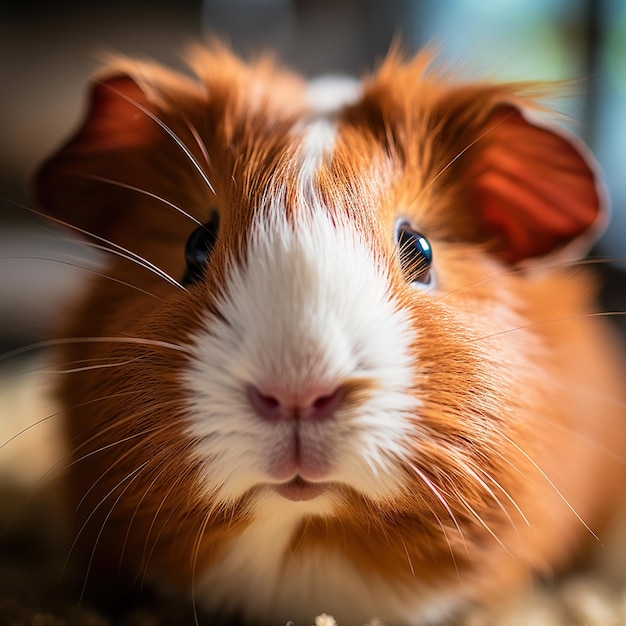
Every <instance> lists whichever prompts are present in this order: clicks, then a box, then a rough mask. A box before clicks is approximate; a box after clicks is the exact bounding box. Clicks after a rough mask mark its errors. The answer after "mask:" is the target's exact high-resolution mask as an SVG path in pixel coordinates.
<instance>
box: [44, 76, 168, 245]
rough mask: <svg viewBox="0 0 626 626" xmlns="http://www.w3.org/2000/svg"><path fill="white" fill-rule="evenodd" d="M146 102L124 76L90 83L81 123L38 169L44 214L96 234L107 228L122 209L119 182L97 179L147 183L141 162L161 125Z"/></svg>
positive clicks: (160, 136) (131, 81) (105, 230)
mask: <svg viewBox="0 0 626 626" xmlns="http://www.w3.org/2000/svg"><path fill="white" fill-rule="evenodd" d="M148 107H149V102H148V98H147V96H146V95H145V94H144V92H143V91H142V90H141V88H140V87H139V86H138V85H137V83H135V82H134V81H133V80H132V79H131V78H130V77H128V76H125V75H119V76H116V77H112V78H109V79H107V80H106V81H103V82H96V83H94V84H93V86H92V89H91V93H90V99H89V106H88V110H87V115H86V117H85V119H84V121H83V123H82V125H81V127H80V128H79V129H78V131H77V132H76V133H75V134H74V136H73V137H71V138H70V140H69V141H68V142H67V143H66V144H65V145H64V146H63V147H62V148H61V149H60V150H59V151H58V152H57V153H56V154H54V155H53V156H52V157H51V158H50V159H48V161H46V162H45V163H44V164H43V165H42V166H41V167H40V169H39V171H38V172H37V176H36V179H35V183H36V195H37V199H38V201H39V204H40V206H41V208H42V210H43V211H44V212H45V213H46V214H48V215H50V216H51V217H53V218H55V219H59V220H61V221H62V222H66V223H69V224H72V225H74V226H76V227H78V228H81V229H83V230H86V231H88V232H90V233H93V234H95V235H97V236H108V235H109V234H110V232H111V230H112V229H113V228H115V224H116V223H117V221H118V218H120V216H121V215H122V214H123V212H124V210H125V209H124V204H123V203H121V202H120V200H119V195H120V189H121V188H120V187H119V186H115V185H112V184H107V183H103V182H98V179H102V180H104V179H109V180H112V181H116V182H118V183H121V184H124V183H128V184H133V185H135V186H139V187H141V186H144V187H147V188H148V187H149V185H148V184H147V183H146V182H145V181H143V180H142V178H141V174H140V172H139V169H140V167H139V166H140V165H141V162H142V156H143V155H145V154H147V153H148V151H149V150H151V149H154V146H156V145H157V142H158V140H159V138H162V135H163V130H162V129H161V128H160V127H159V125H158V124H157V123H156V122H155V120H154V119H153V118H152V117H151V116H152V115H153V114H152V113H151V112H150V110H149V108H148Z"/></svg>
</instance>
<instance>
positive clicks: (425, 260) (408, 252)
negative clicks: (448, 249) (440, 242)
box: [396, 222, 434, 288]
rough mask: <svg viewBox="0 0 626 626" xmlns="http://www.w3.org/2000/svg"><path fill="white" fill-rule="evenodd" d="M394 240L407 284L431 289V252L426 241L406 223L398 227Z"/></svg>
mask: <svg viewBox="0 0 626 626" xmlns="http://www.w3.org/2000/svg"><path fill="white" fill-rule="evenodd" d="M396 238H397V246H398V251H399V254H400V263H401V264H402V269H403V270H404V273H405V274H406V276H407V279H408V280H409V282H411V283H412V284H414V285H417V286H421V287H427V288H432V287H433V283H434V281H433V275H432V271H431V265H432V262H433V250H432V248H431V246H430V243H429V242H428V239H426V237H424V235H422V234H421V233H418V232H417V231H416V230H413V229H412V228H411V227H410V226H409V224H407V223H406V222H403V223H401V224H400V225H399V226H398V228H397V234H396Z"/></svg>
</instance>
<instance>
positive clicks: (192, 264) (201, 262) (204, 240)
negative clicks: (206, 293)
mask: <svg viewBox="0 0 626 626" xmlns="http://www.w3.org/2000/svg"><path fill="white" fill-rule="evenodd" d="M219 226H220V216H219V213H218V212H217V211H213V213H211V218H210V219H209V221H208V222H207V223H206V224H204V226H199V227H198V228H196V230H194V231H193V232H192V233H191V235H190V236H189V239H187V244H186V246H185V261H186V262H187V269H186V270H185V276H184V277H183V284H184V285H190V284H192V283H195V282H196V281H198V280H200V279H201V278H202V275H203V273H204V270H205V268H206V266H207V264H208V262H209V257H210V256H211V252H213V248H214V247H215V241H216V239H217V231H218V230H219Z"/></svg>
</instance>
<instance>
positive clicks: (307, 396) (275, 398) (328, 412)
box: [248, 385, 344, 422]
mask: <svg viewBox="0 0 626 626" xmlns="http://www.w3.org/2000/svg"><path fill="white" fill-rule="evenodd" d="M343 397H344V389H343V387H335V388H334V389H322V388H319V387H318V388H311V389H308V390H303V391H302V392H301V393H296V394H291V395H287V394H285V393H283V392H281V391H277V390H272V391H271V392H270V391H265V390H264V391H261V390H260V389H259V388H258V387H255V386H254V385H250V387H248V400H249V402H250V406H251V407H252V408H253V410H254V412H255V413H256V414H257V415H258V416H259V417H260V418H261V419H263V420H265V421H267V422H278V421H282V420H311V421H317V422H322V421H325V420H329V419H331V418H332V417H333V416H334V415H335V413H336V412H337V410H338V409H339V407H340V406H341V403H342V401H343Z"/></svg>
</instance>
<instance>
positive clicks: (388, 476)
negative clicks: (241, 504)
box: [183, 117, 422, 624]
mask: <svg viewBox="0 0 626 626" xmlns="http://www.w3.org/2000/svg"><path fill="white" fill-rule="evenodd" d="M301 132H302V134H303V137H304V139H303V142H302V149H301V152H300V155H299V166H300V167H299V178H298V187H299V193H298V200H297V201H298V202H299V204H300V206H299V207H297V210H296V211H295V212H294V215H295V217H294V218H293V219H292V220H291V221H288V220H287V218H286V211H285V204H284V202H285V201H284V199H283V198H282V197H280V193H277V194H276V195H275V196H273V197H270V198H267V199H266V205H265V207H264V209H263V211H262V212H261V213H260V215H259V216H258V217H257V218H256V222H255V223H253V224H252V226H251V229H250V235H249V241H248V247H247V252H246V256H245V259H244V260H243V262H241V263H238V264H237V263H234V262H233V264H232V266H231V267H230V269H229V272H228V281H227V283H226V284H225V285H224V288H223V290H222V291H221V293H220V295H219V296H218V298H217V301H216V303H215V306H216V309H217V311H218V313H219V316H213V315H212V314H210V313H207V314H206V321H205V327H204V328H203V329H202V330H201V331H200V332H198V333H197V334H196V336H195V337H193V342H192V345H193V348H192V349H193V350H194V352H195V355H196V358H195V359H194V360H193V361H192V362H191V363H190V364H189V366H188V368H187V371H186V372H185V374H184V381H183V382H184V385H185V386H186V389H187V396H188V398H189V401H188V404H189V416H190V417H189V420H188V424H187V430H188V433H189V435H190V436H191V437H192V439H193V441H194V442H195V444H194V452H195V456H196V457H197V458H198V459H199V460H200V461H201V462H202V464H203V466H204V490H205V492H206V495H207V499H210V501H211V502H213V503H214V504H215V506H218V507H219V506H220V505H222V504H231V503H236V502H238V501H240V499H241V498H242V496H244V495H246V494H251V495H252V497H251V499H250V511H249V514H250V519H251V520H252V521H251V523H250V524H249V526H248V527H247V528H246V530H245V531H243V533H242V534H241V535H240V536H239V537H238V538H236V539H235V540H233V541H232V542H231V544H230V545H229V546H228V547H227V548H226V550H225V553H224V554H223V557H222V559H221V560H220V561H219V562H218V563H215V564H213V565H212V567H211V568H210V569H209V571H207V572H205V573H204V577H203V578H201V579H200V582H199V584H198V585H197V588H196V599H197V601H198V602H200V603H201V604H207V605H209V606H210V607H216V606H232V607H238V608H242V607H243V608H245V610H246V611H248V612H249V615H250V616H252V615H254V616H255V617H257V618H265V619H267V620H271V621H272V622H276V623H280V622H281V621H287V620H289V619H292V620H298V619H299V620H301V621H300V623H305V622H304V621H302V620H304V619H305V616H306V620H309V621H308V622H306V623H311V620H313V618H314V617H315V615H316V614H318V613H320V612H322V611H329V612H331V611H333V610H336V612H337V615H336V616H335V617H339V616H340V615H341V616H343V621H342V623H346V624H347V623H350V622H349V621H346V620H351V619H354V618H356V617H357V616H361V617H363V619H364V621H367V619H369V618H371V617H373V616H374V615H376V614H377V612H379V611H381V610H385V611H389V614H390V616H395V617H396V618H398V617H400V616H402V618H404V617H405V613H403V611H404V610H406V609H407V607H414V606H415V602H416V601H417V598H416V599H415V600H413V598H414V597H415V590H413V591H412V592H411V595H410V596H407V595H406V594H407V591H406V589H405V590H404V591H401V590H394V589H390V588H389V587H388V586H386V585H383V584H382V583H381V582H380V581H374V580H371V576H370V575H369V574H368V573H367V572H358V571H356V570H355V568H354V566H353V565H352V564H350V563H349V562H348V561H346V559H345V557H344V555H342V554H337V555H334V556H332V557H331V556H329V555H326V556H323V555H322V553H320V554H318V555H317V556H313V557H311V556H310V555H308V556H307V558H306V559H301V558H296V557H294V555H292V554H290V552H289V545H290V542H291V540H292V538H293V533H294V531H295V529H296V528H298V526H299V524H300V523H301V522H302V520H303V519H306V518H308V517H311V516H316V517H320V518H324V517H329V516H332V515H333V512H334V510H335V508H336V507H337V505H338V504H339V503H340V502H341V498H342V487H341V486H344V487H350V488H352V489H354V490H356V491H357V492H359V493H361V494H363V495H364V496H366V497H367V498H369V499H371V500H372V501H375V502H384V501H388V500H389V499H390V498H393V497H395V496H398V495H399V494H400V493H401V492H402V489H403V485H404V474H403V472H402V469H401V459H403V458H404V457H405V456H406V454H407V452H406V449H405V445H404V444H405V441H406V439H407V435H408V434H409V433H410V432H411V430H412V428H411V420H412V419H414V416H415V413H416V410H417V409H418V407H419V403H418V400H417V399H416V397H415V393H414V389H413V384H414V383H413V371H414V364H413V356H412V355H411V353H410V351H409V347H410V345H411V344H412V343H413V341H414V339H415V337H414V330H413V328H412V326H411V324H410V321H409V317H408V314H407V313H406V312H405V311H404V310H403V309H401V308H400V306H399V304H398V302H396V300H395V298H394V296H393V294H392V293H391V292H390V288H389V277H388V276H387V273H386V269H385V267H384V266H383V265H381V264H380V263H378V262H377V260H376V258H375V257H374V255H373V253H372V250H371V245H370V244H369V243H368V241H367V236H366V235H365V234H364V233H363V232H361V231H359V230H358V228H357V227H356V226H355V225H354V224H353V223H350V222H349V221H348V220H347V219H342V218H340V217H339V215H338V214H333V215H332V216H331V215H330V214H329V211H328V209H327V208H326V207H325V206H324V205H323V203H322V200H321V196H320V194H319V192H318V189H317V186H316V177H315V175H316V172H317V168H318V167H319V165H320V164H321V163H322V162H323V159H325V158H327V157H328V156H329V155H330V154H331V153H332V149H333V146H334V141H335V132H336V131H335V128H334V124H333V123H332V122H331V121H330V120H328V119H326V118H323V117H322V118H319V119H317V120H314V121H313V122H312V123H311V124H310V125H309V126H308V127H307V128H306V129H301ZM222 320H226V321H222ZM355 379H363V380H366V381H369V382H370V383H373V385H370V386H368V389H371V390H370V391H369V392H368V395H367V396H365V397H364V398H362V399H360V400H359V402H358V403H355V404H354V405H350V404H348V405H346V406H343V407H341V408H340V409H339V411H338V412H337V413H336V414H335V415H334V417H333V418H332V419H328V420H325V421H306V420H302V421H300V422H298V423H297V425H294V423H286V422H270V421H267V420H263V419H261V418H260V417H259V416H257V415H256V414H255V413H254V411H253V410H252V408H251V407H250V405H249V402H248V396H247V389H248V388H249V386H250V385H253V386H256V387H262V386H263V383H264V382H265V381H268V380H269V381H280V383H281V384H282V385H286V386H287V387H288V388H289V389H296V390H297V389H302V388H306V385H307V384H310V381H315V382H319V383H322V384H323V385H324V386H325V388H330V389H333V388H336V387H339V386H341V385H342V384H343V383H344V382H345V381H354V380H355ZM294 428H297V429H298V433H299V441H300V445H301V447H302V449H306V450H307V451H308V453H309V454H310V455H311V456H312V457H314V458H315V457H316V455H317V456H318V457H319V458H323V459H325V460H326V461H327V464H326V467H327V469H326V474H325V476H324V477H323V482H324V483H329V484H330V485H331V486H330V487H329V488H327V489H326V490H325V491H324V493H323V494H322V495H320V496H318V497H317V498H314V499H312V500H308V501H303V502H292V501H290V500H287V499H285V498H283V497H281V496H280V495H278V493H277V492H276V491H275V490H274V489H273V488H272V484H273V483H275V482H276V481H275V480H274V479H272V478H271V468H272V465H273V464H275V462H276V461H277V460H279V459H280V458H281V455H282V454H283V452H284V450H285V446H286V443H285V442H286V441H287V440H288V439H289V437H293V432H294ZM320 480H322V479H320ZM337 485H338V486H339V487H338V488H337V487H335V486H337ZM408 567H409V566H408V564H407V568H408ZM419 602H420V603H421V602H422V600H419ZM358 606H360V607H361V610H359V611H358V612H355V611H354V608H355V607H358ZM333 607H335V608H333ZM348 616H350V617H348ZM381 617H383V616H382V615H381Z"/></svg>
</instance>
